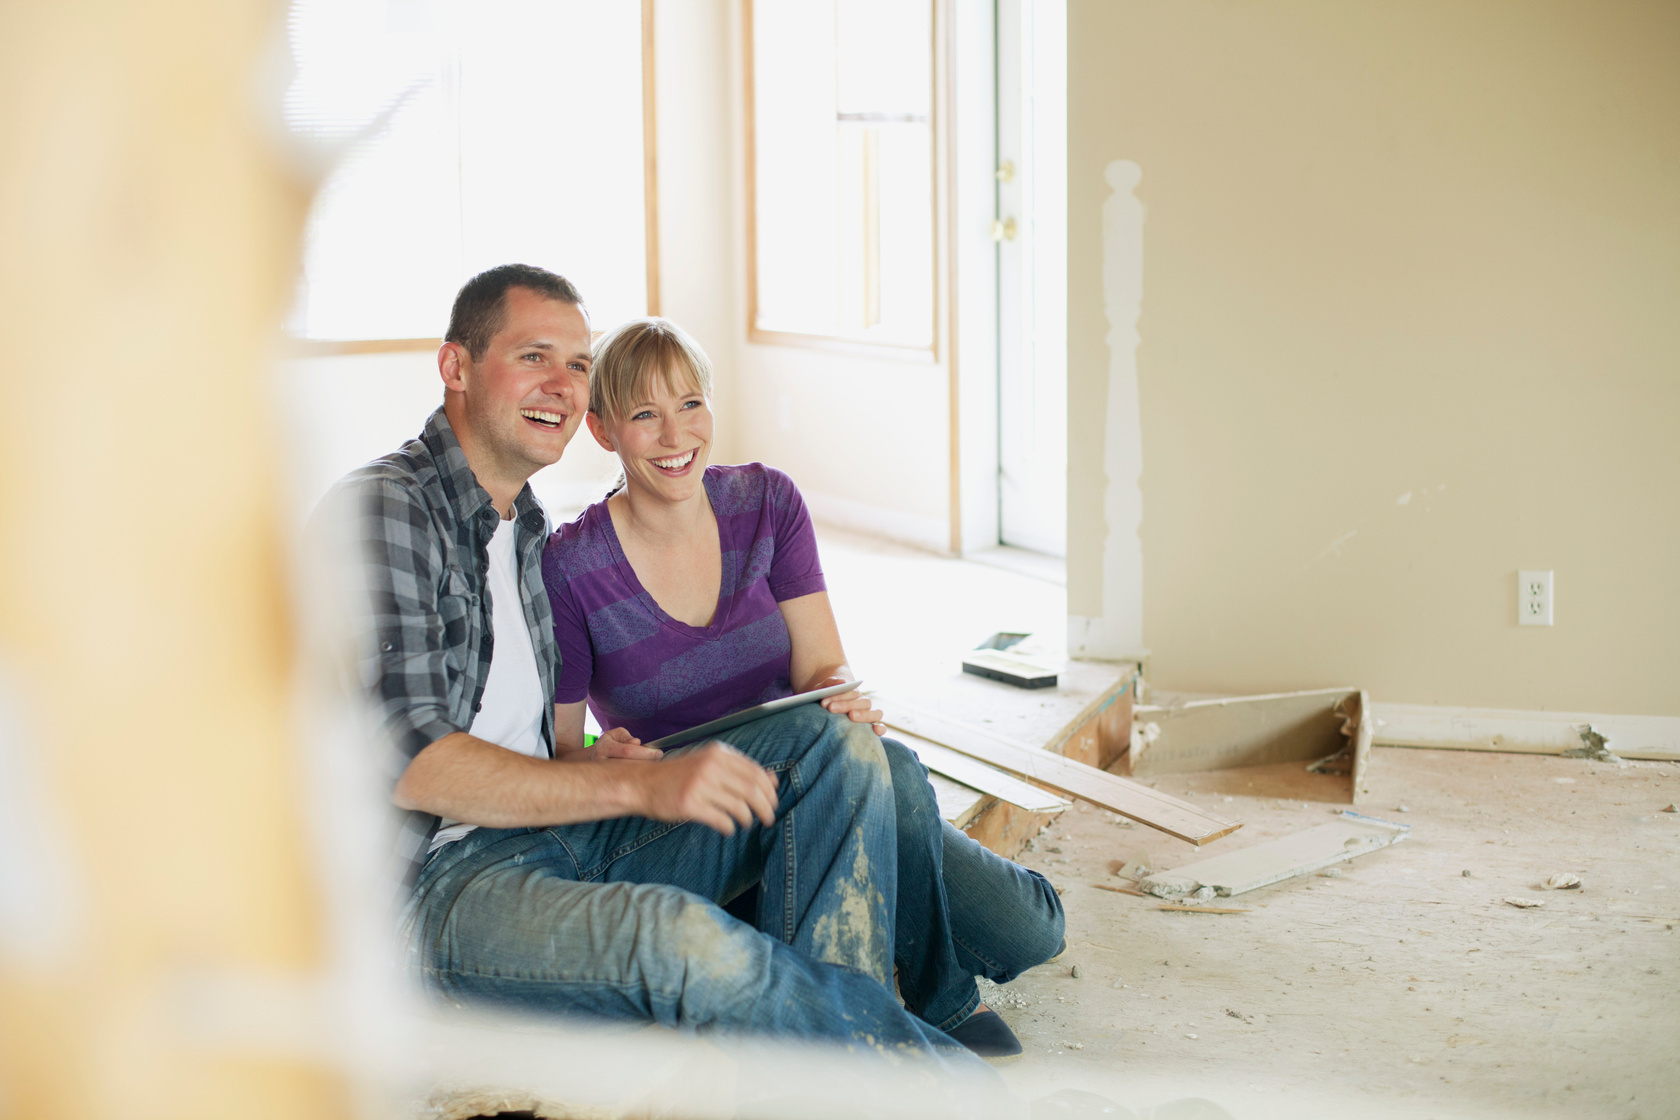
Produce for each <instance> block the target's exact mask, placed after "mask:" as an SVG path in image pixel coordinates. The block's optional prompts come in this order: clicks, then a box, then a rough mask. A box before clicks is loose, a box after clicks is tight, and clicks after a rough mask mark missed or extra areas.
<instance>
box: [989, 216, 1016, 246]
mask: <svg viewBox="0 0 1680 1120" xmlns="http://www.w3.org/2000/svg"><path fill="white" fill-rule="evenodd" d="M992 240H993V241H1013V240H1015V219H1014V218H1005V219H1003V221H1001V222H993V223H992Z"/></svg>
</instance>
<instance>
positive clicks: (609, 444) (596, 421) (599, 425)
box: [583, 412, 618, 455]
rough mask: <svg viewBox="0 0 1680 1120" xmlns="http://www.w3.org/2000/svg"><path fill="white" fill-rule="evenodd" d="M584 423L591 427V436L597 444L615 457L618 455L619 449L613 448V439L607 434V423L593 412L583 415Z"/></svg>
mask: <svg viewBox="0 0 1680 1120" xmlns="http://www.w3.org/2000/svg"><path fill="white" fill-rule="evenodd" d="M583 422H584V423H585V424H588V425H589V434H590V435H592V436H594V437H595V442H596V443H598V444H600V445H601V446H602V447H603V448H604V449H606V450H608V451H611V452H612V453H613V454H615V455H616V454H617V453H618V448H616V447H614V446H613V441H612V437H611V436H609V435H608V434H607V425H606V422H605V421H603V420H602V419H601V418H600V417H599V416H597V415H595V414H594V413H593V412H586V413H584V414H583Z"/></svg>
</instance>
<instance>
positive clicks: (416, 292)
mask: <svg viewBox="0 0 1680 1120" xmlns="http://www.w3.org/2000/svg"><path fill="white" fill-rule="evenodd" d="M288 31H289V37H290V42H291V48H292V53H293V58H294V63H295V67H296V70H295V76H294V79H293V81H292V83H291V86H290V87H289V89H288V91H287V95H286V100H285V110H286V117H287V123H288V125H289V127H290V128H292V129H293V130H294V131H296V132H299V133H302V134H305V135H307V136H309V137H312V138H314V139H316V140H318V141H319V142H320V143H322V144H327V145H333V144H338V145H344V146H345V147H344V152H343V157H342V159H341V160H340V161H339V162H338V163H337V164H336V166H335V168H334V170H333V172H332V173H331V174H330V176H329V177H328V178H327V180H326V181H325V182H324V183H323V184H322V187H321V190H320V191H319V193H318V195H317V197H316V201H315V206H314V210H313V212H312V214H311V216H310V220H309V227H308V232H307V236H306V242H305V250H304V267H303V277H302V282H301V285H300V290H299V293H298V299H297V303H296V307H295V310H294V314H293V320H292V324H291V329H292V333H294V334H296V335H298V336H301V337H305V338H315V339H400V338H436V337H439V336H440V335H441V334H442V333H443V330H444V327H445V326H446V324H447V321H448V317H449V307H450V304H451V302H452V300H453V299H454V295H455V292H456V290H457V289H458V288H459V287H460V285H461V284H462V282H464V281H465V280H466V279H467V278H468V277H470V276H472V275H473V274H474V273H476V272H479V271H481V270H483V269H485V268H489V267H491V266H493V265H498V264H506V263H509V262H514V261H518V262H522V263H525V264H533V265H539V266H541V267H544V268H548V269H552V270H553V271H555V272H558V273H560V274H561V275H563V276H565V277H567V278H568V279H570V280H571V281H572V282H573V283H575V284H576V285H577V286H578V288H579V290H580V291H581V292H582V293H583V297H584V299H585V301H586V302H587V303H588V305H589V309H590V313H591V318H592V321H593V323H594V325H595V326H596V327H598V328H599V327H604V326H610V325H612V324H614V323H617V322H620V321H622V320H624V319H627V318H631V317H633V316H636V315H642V314H645V313H646V311H647V261H646V248H645V212H644V196H643V163H642V140H643V137H642V45H641V44H642V34H641V4H640V2H639V0H294V2H293V3H292V5H291V9H290V12H289V16H288Z"/></svg>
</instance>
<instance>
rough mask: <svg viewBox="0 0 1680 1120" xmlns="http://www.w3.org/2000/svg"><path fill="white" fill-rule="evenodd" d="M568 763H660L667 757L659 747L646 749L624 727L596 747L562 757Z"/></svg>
mask: <svg viewBox="0 0 1680 1120" xmlns="http://www.w3.org/2000/svg"><path fill="white" fill-rule="evenodd" d="M562 757H563V758H564V760H565V761H567V762H605V761H607V760H608V759H610V758H637V759H642V760H643V761H647V762H658V761H659V760H660V759H661V758H664V757H665V752H664V751H661V750H659V749H658V748H657V747H644V746H642V741H641V740H640V739H638V738H636V737H635V736H634V735H632V734H630V732H628V731H626V730H625V729H624V728H622V727H615V728H613V729H612V730H611V731H608V732H607V733H606V734H604V735H602V736H601V737H600V738H598V739H596V740H595V745H594V746H592V747H586V748H584V749H583V750H580V751H568V752H566V754H565V755H563V756H562Z"/></svg>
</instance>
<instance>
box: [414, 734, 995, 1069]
mask: <svg viewBox="0 0 1680 1120" xmlns="http://www.w3.org/2000/svg"><path fill="white" fill-rule="evenodd" d="M728 738H729V740H730V741H731V742H732V743H734V744H735V745H736V746H737V747H738V748H740V749H741V750H742V751H744V752H746V753H747V754H748V755H750V756H751V757H752V758H754V759H756V760H757V761H758V762H759V763H760V764H761V765H763V766H764V767H765V768H766V769H768V770H770V771H771V772H773V773H775V774H776V775H777V778H778V782H779V788H778V794H779V805H778V807H777V815H776V823H775V824H774V825H772V826H770V827H768V828H765V827H763V826H754V827H753V828H750V829H745V830H740V831H737V832H736V834H735V835H734V836H733V837H724V836H720V835H719V834H718V833H716V832H713V831H712V830H711V829H708V828H706V827H704V826H701V825H697V824H692V823H688V824H668V823H663V822H660V821H652V820H647V819H644V818H640V817H621V818H618V819H614V820H608V821H599V822H594V823H590V824H578V825H566V826H562V827H555V828H518V829H488V828H480V829H477V830H476V831H474V832H472V833H469V834H468V835H467V836H465V837H463V838H462V839H460V840H457V841H454V842H453V843H450V844H447V845H445V846H444V847H442V848H440V849H438V851H436V852H435V853H433V854H432V856H431V857H430V858H429V859H428V861H427V863H426V865H425V867H424V868H423V869H422V871H421V874H420V879H419V882H418V883H417V885H416V887H415V896H414V899H413V902H412V903H411V907H410V910H409V916H408V920H407V926H408V929H409V931H410V939H411V951H412V952H413V954H414V955H415V957H416V961H415V963H416V966H417V968H418V970H419V972H420V973H421V975H422V977H423V978H424V980H425V982H426V983H427V984H428V986H430V987H433V988H435V989H438V990H440V991H441V992H442V993H443V994H445V995H446V996H449V997H452V998H455V999H459V1000H462V1001H478V1000H483V1001H489V1002H492V1003H499V1004H503V1005H513V1006H518V1007H523V1008H527V1009H532V1010H544V1011H549V1012H553V1013H560V1014H566V1015H572V1016H593V1017H605V1018H612V1019H633V1020H634V1019H640V1020H650V1021H654V1022H658V1023H662V1024H665V1025H667V1026H671V1027H679V1028H696V1029H716V1030H727V1031H733V1032H737V1033H743V1034H759V1035H775V1036H780V1037H793V1038H807V1039H827V1040H834V1041H849V1042H864V1043H866V1044H868V1045H871V1046H884V1047H887V1048H892V1049H904V1050H909V1051H913V1052H920V1053H923V1054H926V1055H930V1056H931V1055H935V1054H937V1055H939V1056H940V1057H941V1059H942V1060H943V1061H944V1062H945V1063H946V1064H950V1065H953V1066H955V1067H962V1068H967V1067H968V1066H969V1065H970V1064H971V1063H974V1062H975V1059H972V1058H971V1057H970V1056H968V1055H967V1052H966V1051H963V1050H962V1049H961V1048H960V1047H958V1046H957V1045H956V1044H955V1043H954V1042H952V1041H951V1040H950V1039H949V1038H947V1037H946V1036H944V1035H943V1034H941V1033H940V1032H938V1031H937V1030H934V1029H932V1028H931V1027H929V1026H928V1025H927V1024H926V1023H924V1022H922V1021H920V1020H918V1019H917V1018H915V1017H914V1016H912V1015H910V1014H908V1013H907V1012H906V1011H905V1010H904V1009H903V1008H902V1007H900V1006H899V1005H898V1002H897V1001H896V1000H895V999H894V998H893V995H892V992H891V990H890V987H889V986H888V985H889V984H890V978H891V968H892V959H893V910H892V906H893V900H894V899H895V898H896V896H897V853H896V845H895V835H894V833H895V820H894V816H895V808H894V800H893V789H892V781H891V778H890V772H889V767H888V763H887V759H886V757H885V754H884V751H883V748H882V747H881V745H880V741H879V740H877V739H876V738H875V737H874V736H873V735H872V734H870V733H869V729H868V728H867V727H866V726H864V725H860V724H851V723H849V722H848V721H846V720H845V719H843V718H839V717H834V716H831V715H830V714H829V713H828V712H826V711H824V710H823V709H822V708H821V707H819V706H817V705H806V706H804V707H800V708H795V709H793V710H791V711H787V712H783V713H781V714H779V715H775V716H771V717H769V718H767V719H763V720H759V721H758V722H756V723H752V724H748V725H746V726H745V727H742V728H738V729H736V730H733V731H730V732H729V733H728ZM577 765H612V763H599V764H597V763H578V764H577ZM755 882H756V883H759V884H760V887H759V890H760V897H759V902H758V906H757V925H758V929H756V930H755V929H754V928H753V927H752V925H749V924H747V923H745V922H741V921H738V920H737V919H735V918H732V917H730V916H729V915H728V914H726V913H724V912H723V910H722V909H720V908H719V906H718V905H717V904H718V903H719V902H721V901H726V900H728V899H730V898H732V897H733V896H734V895H736V894H738V893H740V892H741V891H742V890H744V889H745V888H746V887H748V886H749V885H751V884H753V883H755Z"/></svg>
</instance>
